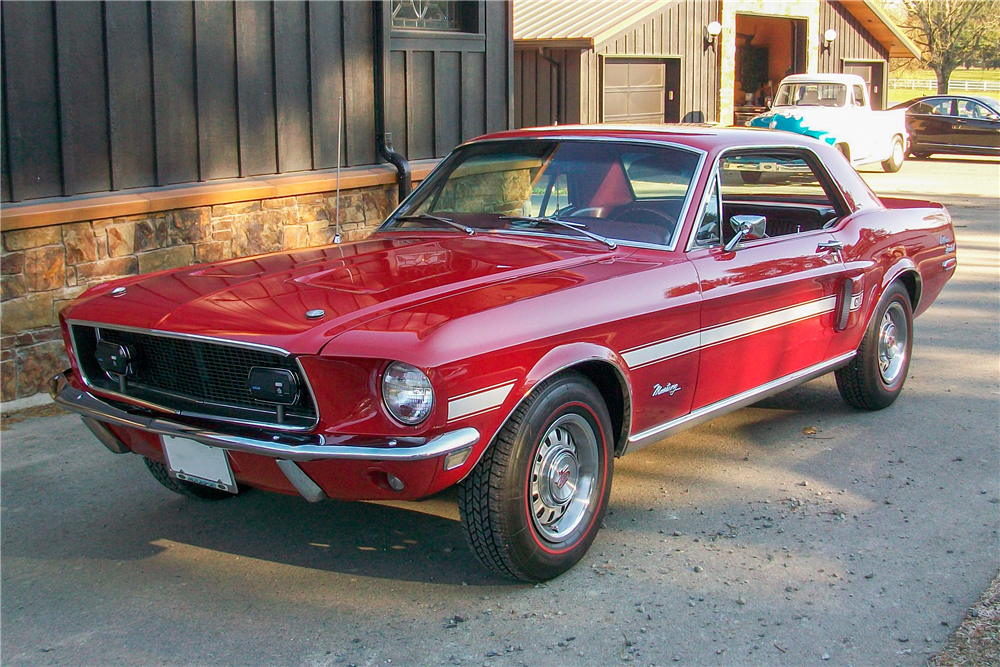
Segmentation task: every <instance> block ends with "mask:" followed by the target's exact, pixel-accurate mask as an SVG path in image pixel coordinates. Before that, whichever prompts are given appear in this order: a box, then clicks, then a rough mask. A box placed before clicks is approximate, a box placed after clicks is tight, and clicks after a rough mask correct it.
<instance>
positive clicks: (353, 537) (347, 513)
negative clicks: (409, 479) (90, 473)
mask: <svg viewBox="0 0 1000 667" xmlns="http://www.w3.org/2000/svg"><path fill="white" fill-rule="evenodd" d="M134 458H135V460H134V461H132V463H133V464H135V465H130V466H127V467H123V468H121V469H120V471H121V478H120V479H118V480H116V486H118V487H120V488H124V487H127V488H130V489H132V492H131V493H130V495H129V497H127V498H126V497H114V498H107V499H105V502H103V503H102V505H101V509H100V512H101V515H102V519H101V520H100V522H99V524H98V525H99V528H97V529H96V530H95V529H93V526H92V527H91V529H89V530H87V531H86V534H85V535H73V534H67V531H66V530H65V529H64V527H65V525H74V524H77V523H81V524H82V523H86V521H87V519H86V517H85V516H83V515H86V514H88V513H89V511H88V510H87V509H86V508H83V507H73V505H72V503H70V504H69V505H67V507H68V508H70V509H69V514H71V515H73V516H66V517H63V522H62V523H58V524H57V523H52V522H45V521H32V522H31V523H32V524H33V528H32V530H31V531H30V532H29V533H27V534H24V533H22V534H21V535H20V536H19V539H11V540H7V539H5V540H4V556H6V557H13V558H23V559H29V560H65V561H76V560H78V559H93V560H102V561H105V562H121V561H140V560H146V559H152V558H157V557H160V556H162V555H164V554H165V552H169V554H167V555H169V556H170V557H174V558H183V559H189V560H190V561H191V562H196V561H200V560H204V556H203V555H202V554H200V553H199V551H200V550H205V551H209V552H214V553H216V554H220V553H221V554H230V555H234V556H239V557H240V558H247V559H250V560H252V561H264V562H270V563H276V564H282V565H291V566H295V567H300V568H307V569H310V570H316V571H322V572H331V573H341V574H345V575H356V576H364V577H375V578H382V579H391V580H399V581H413V582H424V583H428V582H433V583H438V584H445V585H456V586H461V585H465V584H469V585H487V586H489V585H517V582H516V581H514V580H511V579H506V578H503V577H499V576H496V575H492V574H491V573H489V572H488V571H487V570H486V569H485V568H483V567H482V566H481V565H480V564H479V563H478V562H477V561H476V559H475V556H474V555H473V554H472V552H471V551H470V550H469V547H468V546H467V544H466V541H465V536H464V534H463V532H462V527H461V524H460V523H459V521H458V520H457V516H458V514H457V508H456V507H455V502H456V499H455V497H454V491H452V492H450V493H449V492H444V493H442V494H438V495H437V496H434V497H432V498H430V499H428V500H425V501H421V502H406V503H404V502H398V503H393V504H391V505H388V504H381V503H369V502H344V501H335V500H328V501H324V502H320V503H315V504H313V503H309V502H306V501H305V500H303V499H302V498H298V497H295V496H287V495H282V494H277V493H266V492H261V491H256V490H249V492H248V493H245V494H244V493H241V494H240V495H239V496H236V497H233V498H231V499H226V500H223V501H217V502H206V501H199V500H194V499H188V498H181V497H179V496H176V495H174V494H172V493H170V492H169V491H166V490H165V489H162V488H161V487H159V485H158V484H157V483H156V482H155V481H153V479H152V478H151V477H149V475H148V474H147V473H146V471H145V466H143V465H142V463H141V459H139V457H134ZM43 472H44V471H42V470H39V469H36V468H25V469H22V470H19V471H16V472H12V473H10V475H6V474H5V478H4V483H5V485H6V484H7V482H8V477H12V478H13V479H11V482H12V484H13V485H15V486H18V487H23V486H32V485H35V484H37V483H40V482H41V481H42V480H40V479H32V478H33V477H35V476H36V475H38V474H43ZM11 490H13V489H11ZM5 491H6V490H5ZM24 519H28V520H30V518H29V517H28V516H24V517H22V520H24ZM60 526H62V527H60ZM5 528H6V527H5ZM5 532H6V531H5ZM69 532H70V533H72V530H70V531H69ZM178 547H180V548H178ZM191 547H193V548H194V549H193V550H192V549H191Z"/></svg>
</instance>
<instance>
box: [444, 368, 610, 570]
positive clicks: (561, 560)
mask: <svg viewBox="0 0 1000 667" xmlns="http://www.w3.org/2000/svg"><path fill="white" fill-rule="evenodd" d="M560 430H562V431H563V432H560ZM588 433H590V434H592V435H593V441H592V443H593V444H594V445H595V448H594V449H593V456H589V455H585V454H584V453H583V452H584V451H585V450H587V449H588V448H589V445H588V444H587V443H585V442H584V441H585V440H588V438H589V436H588ZM574 434H575V435H574ZM570 445H572V447H570ZM560 447H562V449H560ZM570 450H573V451H574V452H576V453H575V454H574V455H571V454H570V453H568V452H570ZM560 456H562V457H563V458H559V457H560ZM573 456H575V457H576V461H577V463H578V465H577V467H576V468H574V459H573ZM550 458H553V459H554V461H553V463H552V464H551V465H548V466H547V462H548V461H549V459H550ZM588 462H589V463H592V464H593V465H592V466H591V465H589V463H588ZM564 465H565V467H563V466H564ZM571 469H572V470H571ZM550 473H551V474H550ZM613 473H614V445H613V437H612V435H611V418H610V416H609V415H608V409H607V407H606V405H605V404H604V400H603V399H602V397H601V394H600V392H599V391H598V390H597V387H595V386H594V384H593V383H592V382H591V381H590V380H588V379H587V378H586V377H584V376H583V375H581V374H579V373H576V372H572V371H571V372H567V373H562V374H560V375H558V376H557V377H554V378H551V379H549V380H546V381H545V382H544V383H542V384H540V385H539V386H537V387H535V388H534V390H533V391H532V392H531V394H530V395H529V397H528V398H527V399H526V400H525V401H524V402H523V403H521V405H519V406H518V408H517V409H516V410H515V411H514V412H513V414H511V416H510V417H509V418H508V419H507V422H506V423H505V424H504V425H503V427H502V428H501V429H500V431H499V433H498V434H497V436H496V438H495V439H494V442H493V443H492V444H491V446H490V447H489V449H487V451H486V453H485V454H484V455H483V458H482V459H481V460H480V461H479V463H478V464H477V465H476V467H475V468H474V469H473V471H472V472H471V473H470V474H469V476H468V477H466V479H465V480H464V481H463V482H462V483H461V485H460V489H459V496H458V509H459V513H460V514H461V517H462V525H463V526H464V528H465V533H466V537H467V539H468V542H469V546H470V547H471V549H472V552H473V553H474V554H475V555H476V558H477V559H478V560H479V561H480V562H481V563H482V564H483V565H484V566H486V567H487V568H488V569H490V570H492V571H494V572H496V573H498V574H502V575H505V576H508V577H513V578H515V579H521V580H523V581H532V582H534V581H545V580H548V579H552V578H553V577H557V576H559V575H560V574H562V573H563V572H565V571H566V570H568V569H570V568H571V567H573V565H575V564H576V563H577V562H578V561H579V560H580V559H581V558H583V556H584V554H586V553H587V550H588V549H589V548H590V545H591V544H592V543H593V541H594V538H595V537H596V535H597V531H598V530H600V527H601V524H602V523H603V521H604V515H605V513H606V512H607V508H608V498H609V497H610V494H611V480H612V477H613ZM588 475H589V476H590V477H589V479H590V481H589V482H587V479H588ZM554 482H555V484H554ZM560 482H561V483H560ZM539 485H540V486H542V487H545V489H544V490H542V491H541V492H540V493H539V492H538V487H539ZM557 486H558V488H557ZM570 487H571V488H572V497H571V498H569V499H568V500H567V499H566V497H561V496H559V494H560V493H562V494H564V496H565V495H566V494H567V493H568V492H566V489H567V488H570ZM584 492H586V499H584V498H583V494H584ZM549 495H551V496H552V497H551V498H549V499H547V500H543V498H546V497H548V496H549ZM539 496H541V497H539ZM558 502H564V503H565V509H563V510H561V511H562V512H563V513H562V514H558V516H557V513H558V511H560V508H559V507H557V506H556V503H558ZM548 503H552V504H548ZM553 509H555V510H556V512H555V513H553ZM536 510H537V512H540V513H541V516H540V517H539V516H538V514H537V513H536ZM554 517H555V518H554Z"/></svg>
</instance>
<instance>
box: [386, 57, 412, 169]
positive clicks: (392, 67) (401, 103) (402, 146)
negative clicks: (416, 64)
mask: <svg viewBox="0 0 1000 667" xmlns="http://www.w3.org/2000/svg"><path fill="white" fill-rule="evenodd" d="M406 94H407V93H406V52H405V51H393V52H392V53H390V54H389V99H390V100H391V103H390V104H389V112H388V117H387V118H386V124H387V125H388V130H389V132H391V133H392V147H393V149H395V151H396V152H397V153H399V154H400V155H402V156H403V157H406V158H408V156H409V152H408V151H409V148H408V145H407V138H408V136H409V135H408V134H407V132H406V109H407V106H408V105H407V102H406Z"/></svg>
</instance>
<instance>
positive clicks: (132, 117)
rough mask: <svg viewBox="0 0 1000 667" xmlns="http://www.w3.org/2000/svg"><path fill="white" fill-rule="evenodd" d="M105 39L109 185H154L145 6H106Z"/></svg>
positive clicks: (153, 142)
mask: <svg viewBox="0 0 1000 667" xmlns="http://www.w3.org/2000/svg"><path fill="white" fill-rule="evenodd" d="M104 36H105V37H104V38H105V40H106V42H107V52H108V116H109V123H110V128H111V132H110V142H111V181H112V187H114V189H116V190H121V189H125V188H139V187H146V186H150V185H155V184H156V128H155V127H154V126H153V68H152V61H151V60H150V43H149V36H150V35H149V7H148V5H147V4H146V3H139V2H109V3H107V4H105V5H104Z"/></svg>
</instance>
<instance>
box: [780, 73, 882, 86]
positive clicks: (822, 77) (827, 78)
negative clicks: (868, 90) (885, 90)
mask: <svg viewBox="0 0 1000 667" xmlns="http://www.w3.org/2000/svg"><path fill="white" fill-rule="evenodd" d="M781 83H849V84H853V83H861V84H863V83H865V80H864V79H863V78H861V77H860V76H858V75H857V74H791V75H789V76H786V77H785V78H784V79H782V80H781Z"/></svg>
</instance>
